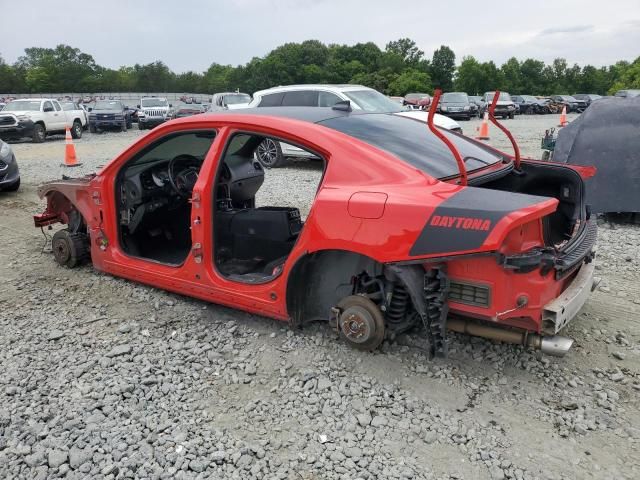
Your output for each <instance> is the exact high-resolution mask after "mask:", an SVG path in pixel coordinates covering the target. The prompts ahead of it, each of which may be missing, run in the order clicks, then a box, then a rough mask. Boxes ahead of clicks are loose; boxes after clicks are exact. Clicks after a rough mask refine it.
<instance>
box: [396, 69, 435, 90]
mask: <svg viewBox="0 0 640 480" xmlns="http://www.w3.org/2000/svg"><path fill="white" fill-rule="evenodd" d="M432 90H433V86H432V85H431V78H430V77H429V74H428V73H427V72H420V71H418V70H413V69H408V70H405V71H404V72H403V73H402V74H400V75H398V76H397V77H396V78H394V79H393V80H391V81H390V82H389V86H388V87H387V93H388V94H389V95H400V96H404V95H406V94H407V93H411V92H420V93H422V92H424V93H431V91H432Z"/></svg>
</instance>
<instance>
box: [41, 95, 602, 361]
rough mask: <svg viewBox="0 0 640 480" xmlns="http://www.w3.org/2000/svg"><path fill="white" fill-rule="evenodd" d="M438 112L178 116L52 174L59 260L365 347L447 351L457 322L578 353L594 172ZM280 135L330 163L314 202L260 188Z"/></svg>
mask: <svg viewBox="0 0 640 480" xmlns="http://www.w3.org/2000/svg"><path fill="white" fill-rule="evenodd" d="M433 113H434V112H433V111H431V112H430V119H429V123H428V124H427V125H425V124H424V123H423V122H419V121H416V120H414V119H410V118H404V117H402V116H399V115H395V114H389V113H368V112H363V111H347V110H344V109H341V108H340V106H338V108H336V106H334V107H333V108H318V107H316V108H300V107H297V108H296V107H287V108H277V109H275V108H256V109H248V110H240V111H233V112H232V111H229V112H221V113H215V114H207V115H195V116H191V117H188V118H183V119H179V120H174V121H172V122H169V123H167V124H164V125H161V126H159V127H157V128H155V129H154V130H153V131H151V132H150V133H149V134H148V135H145V136H143V137H140V138H138V139H137V140H136V141H135V142H134V143H133V144H132V145H131V146H129V147H128V148H126V149H125V150H124V151H123V152H122V153H120V154H118V155H117V156H115V157H114V158H113V160H111V161H110V162H109V163H107V164H106V165H105V166H104V167H102V168H101V169H100V170H99V171H98V172H96V173H95V174H91V175H87V176H84V177H80V178H68V179H63V180H54V181H51V182H49V183H46V184H44V185H42V186H41V187H40V188H39V190H38V194H39V196H40V198H42V199H44V200H45V202H46V207H45V208H44V211H43V212H42V213H41V214H38V215H36V216H35V217H34V222H35V226H36V227H38V228H40V227H44V226H49V225H55V224H58V223H62V224H64V228H62V229H59V230H57V231H56V232H55V234H54V235H53V240H52V251H53V255H54V258H55V260H56V261H57V262H58V263H59V264H60V265H62V266H65V267H75V266H77V265H79V264H80V263H82V262H83V261H89V260H90V261H91V263H92V264H93V267H94V268H95V269H96V270H99V271H102V272H106V273H108V274H111V275H114V276H118V277H123V278H127V279H130V280H132V281H135V282H141V283H145V284H148V285H152V286H155V287H158V288H162V289H166V290H169V291H173V292H176V293H180V294H183V295H187V296H192V297H196V298H199V299H202V300H205V301H208V302H213V303H217V304H221V305H226V306H229V307H234V308H238V309H241V310H245V311H248V312H252V313H255V314H259V315H262V316H266V317H271V318H274V319H277V320H281V321H283V322H287V323H288V324H289V325H290V326H291V327H302V326H304V325H306V324H307V323H308V322H311V321H325V322H328V323H329V324H330V325H331V327H332V328H334V329H336V330H337V331H338V332H340V336H341V337H342V338H343V339H344V341H346V342H347V343H348V344H350V345H352V346H354V347H356V348H359V349H363V350H373V349H375V348H377V347H378V346H379V345H380V344H381V342H382V341H383V339H384V338H385V335H386V334H387V333H388V334H394V335H395V334H398V333H399V332H403V331H406V330H408V329H411V328H424V329H425V333H426V336H427V337H426V340H425V349H427V350H428V351H430V352H431V353H432V354H434V355H446V353H447V345H448V334H447V332H448V331H449V330H454V331H459V332H467V333H471V334H474V335H480V336H484V337H488V338H493V339H499V340H503V341H509V342H513V343H519V344H523V345H525V346H528V347H531V348H539V349H541V350H542V351H543V352H546V353H551V354H564V353H566V351H567V350H568V349H569V347H570V345H571V340H570V339H569V338H567V337H564V336H561V335H559V332H560V331H561V330H562V329H563V328H564V327H565V326H566V325H567V323H568V322H569V321H570V320H571V319H572V318H573V317H575V316H576V314H577V313H578V311H579V310H580V308H581V307H582V305H583V304H584V303H585V301H586V300H587V298H588V295H589V292H590V289H591V286H592V282H593V268H594V267H593V262H592V259H593V254H594V253H593V252H594V244H595V236H596V232H597V227H596V223H595V219H592V218H590V217H589V211H588V209H587V207H586V205H585V202H584V198H583V190H584V183H583V177H588V176H590V175H592V174H593V171H592V169H589V168H578V167H575V166H570V165H555V164H550V163H545V162H540V161H532V160H524V159H521V158H520V157H519V154H518V153H517V152H518V150H517V149H515V154H514V156H510V155H508V154H506V153H503V152H500V151H497V150H494V149H492V148H490V147H488V146H487V145H484V144H483V143H481V142H477V141H475V140H472V139H470V138H468V137H465V136H462V135H459V134H457V133H455V132H451V131H448V130H446V129H442V128H440V127H437V126H435V125H434V124H433V118H432V114H433ZM265 138H270V139H272V140H274V141H275V142H284V143H288V144H292V145H296V146H298V147H299V148H301V149H304V150H307V151H310V152H313V154H315V155H316V156H317V157H319V158H320V159H321V160H322V169H323V172H322V175H321V176H318V178H319V180H318V181H319V183H318V185H317V188H313V189H312V190H311V191H312V192H314V193H313V195H314V197H313V199H312V202H311V203H310V205H309V206H308V207H307V208H304V209H303V207H302V205H299V204H296V198H297V197H296V196H295V195H292V196H291V197H290V198H286V199H284V202H283V203H275V200H274V199H271V201H274V203H273V204H270V198H269V197H266V198H264V197H261V195H260V194H259V192H260V190H261V188H262V187H263V186H264V183H265V175H279V174H280V173H279V172H278V171H271V170H265V169H264V168H263V167H262V165H261V164H260V162H258V161H257V160H256V159H255V152H256V150H257V148H258V147H259V145H261V144H262V142H263V141H264V139H265ZM257 198H260V199H261V203H257ZM265 203H266V204H265ZM301 210H302V213H301Z"/></svg>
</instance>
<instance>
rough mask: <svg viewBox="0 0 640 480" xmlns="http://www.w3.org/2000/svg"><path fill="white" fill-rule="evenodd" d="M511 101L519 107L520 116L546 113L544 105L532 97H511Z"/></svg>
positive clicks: (541, 101)
mask: <svg viewBox="0 0 640 480" xmlns="http://www.w3.org/2000/svg"><path fill="white" fill-rule="evenodd" d="M511 100H513V102H514V103H515V104H516V106H517V107H519V112H520V113H521V114H534V113H535V114H542V113H548V109H547V107H546V103H545V102H544V101H543V100H540V99H538V98H536V97H534V96H533V95H511Z"/></svg>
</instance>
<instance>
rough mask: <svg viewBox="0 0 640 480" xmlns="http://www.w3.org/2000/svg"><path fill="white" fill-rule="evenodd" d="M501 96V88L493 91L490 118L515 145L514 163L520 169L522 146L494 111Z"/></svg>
mask: <svg viewBox="0 0 640 480" xmlns="http://www.w3.org/2000/svg"><path fill="white" fill-rule="evenodd" d="M499 98H500V90H496V91H495V92H494V93H493V100H492V101H491V106H490V107H489V120H491V123H493V124H494V125H495V126H496V127H498V128H499V129H500V130H502V131H503V132H504V134H505V135H506V136H507V138H508V139H509V141H510V142H511V145H512V146H513V153H514V164H515V167H516V170H520V147H518V144H517V143H516V139H515V138H513V135H512V134H511V132H510V131H509V130H508V129H507V127H505V126H504V125H502V124H501V123H500V122H499V121H498V119H497V118H496V117H495V116H494V114H493V112H494V111H495V109H496V105H497V104H498V99H499Z"/></svg>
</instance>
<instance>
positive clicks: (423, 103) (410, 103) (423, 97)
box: [404, 93, 431, 110]
mask: <svg viewBox="0 0 640 480" xmlns="http://www.w3.org/2000/svg"><path fill="white" fill-rule="evenodd" d="M404 105H405V106H407V107H409V108H411V109H412V110H427V109H428V108H429V105H431V95H429V94H428V93H407V94H406V95H405V96H404Z"/></svg>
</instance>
